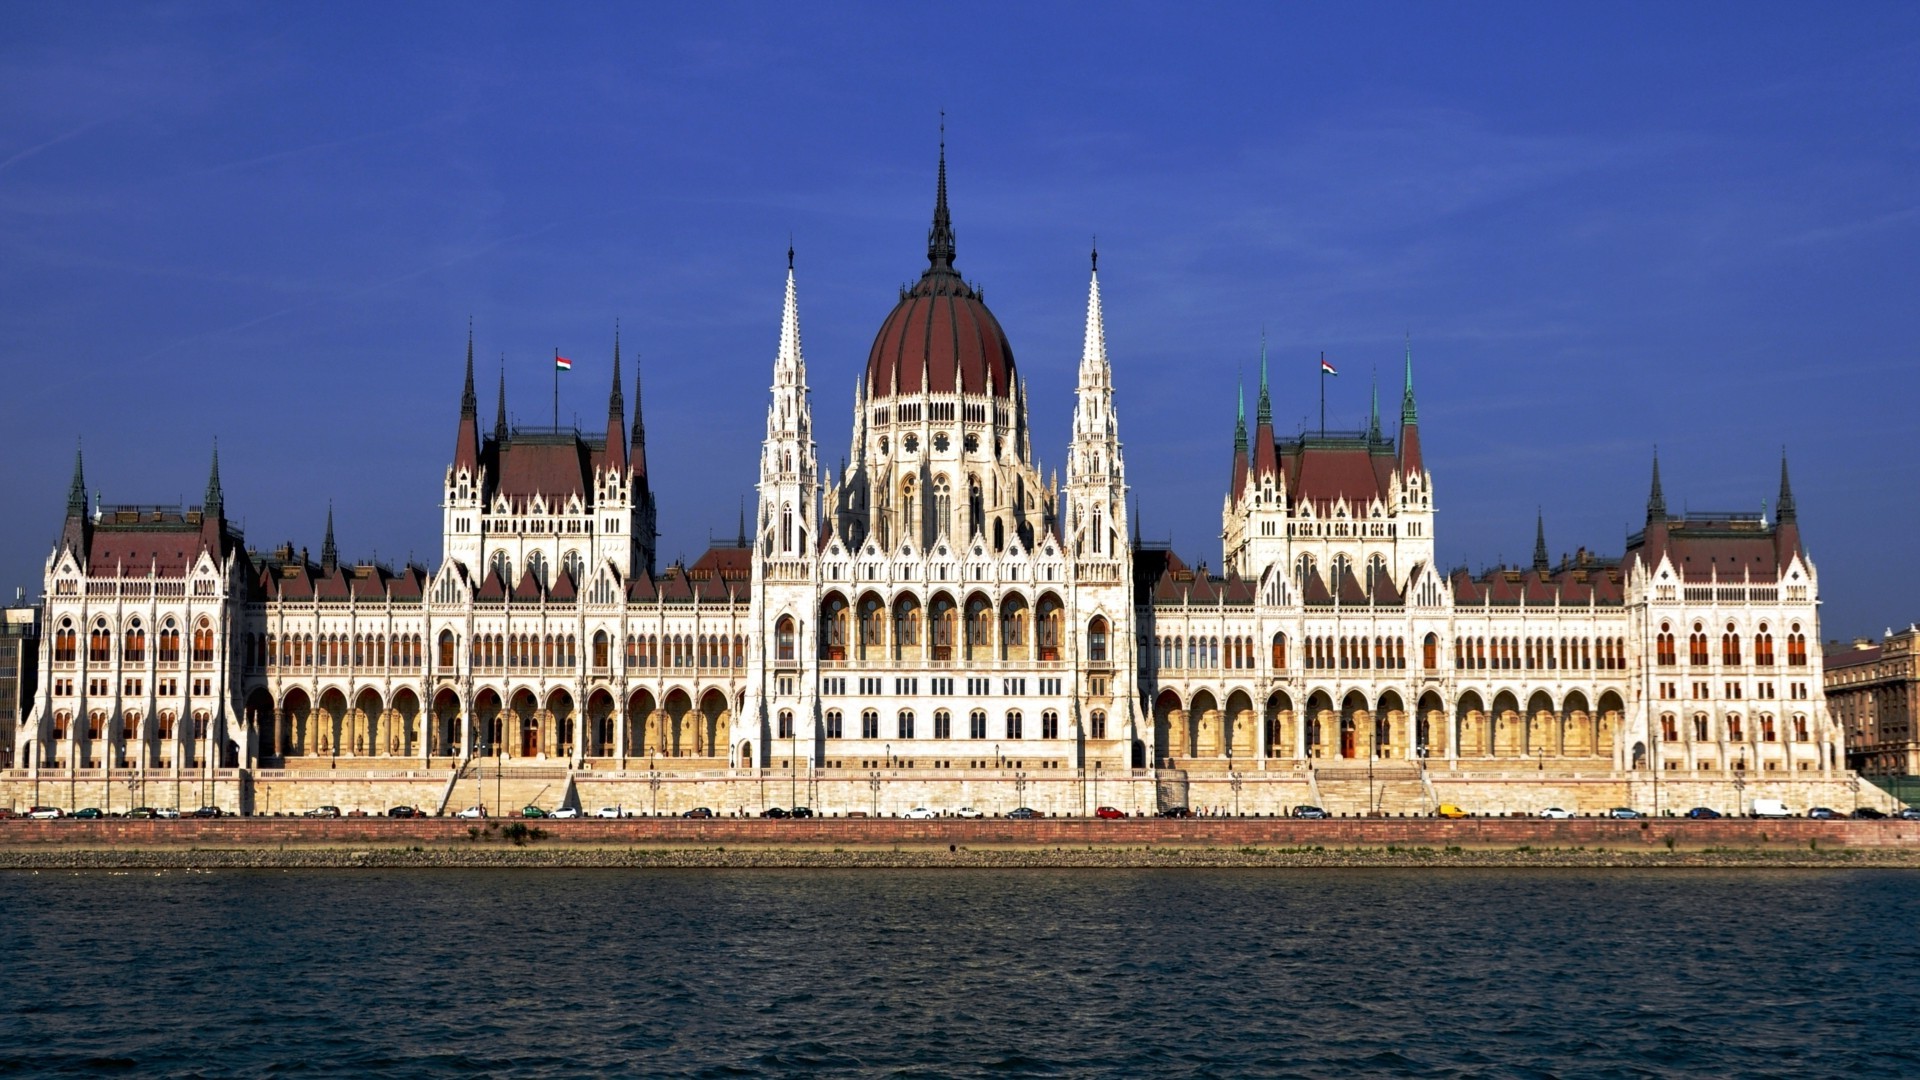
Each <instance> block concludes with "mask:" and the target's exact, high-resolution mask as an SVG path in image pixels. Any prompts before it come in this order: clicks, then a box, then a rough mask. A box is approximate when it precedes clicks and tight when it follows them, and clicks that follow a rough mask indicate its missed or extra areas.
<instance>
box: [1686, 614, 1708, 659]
mask: <svg viewBox="0 0 1920 1080" xmlns="http://www.w3.org/2000/svg"><path fill="white" fill-rule="evenodd" d="M1709 662H1710V661H1709V658H1708V656H1707V635H1706V634H1704V633H1702V632H1701V630H1700V627H1699V625H1698V624H1695V625H1694V628H1693V633H1692V634H1689V635H1688V636H1687V663H1689V664H1691V665H1693V666H1694V667H1706V666H1707V664H1708V663H1709Z"/></svg>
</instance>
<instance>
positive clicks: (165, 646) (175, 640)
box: [68, 619, 298, 664]
mask: <svg viewBox="0 0 1920 1080" xmlns="http://www.w3.org/2000/svg"><path fill="white" fill-rule="evenodd" d="M68 659H69V660H71V659H72V657H68ZM160 662H161V663H163V664H177V663H179V662H180V629H179V627H176V626H175V625H173V620H172V619H168V620H167V621H166V622H165V623H164V624H163V625H162V626H161V628H160ZM296 662H298V661H297V659H296Z"/></svg>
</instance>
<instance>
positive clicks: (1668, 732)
mask: <svg viewBox="0 0 1920 1080" xmlns="http://www.w3.org/2000/svg"><path fill="white" fill-rule="evenodd" d="M1660 737H1661V738H1663V739H1665V740H1667V741H1668V742H1679V741H1680V727H1679V725H1678V724H1677V723H1676V722H1675V721H1674V718H1673V714H1672V713H1662V714H1661V716H1660Z"/></svg>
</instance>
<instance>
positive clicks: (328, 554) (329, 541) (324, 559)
mask: <svg viewBox="0 0 1920 1080" xmlns="http://www.w3.org/2000/svg"><path fill="white" fill-rule="evenodd" d="M338 565H340V552H339V550H338V549H336V548H335V547H334V545H333V500H332V499H328V500H327V538H326V539H325V540H324V541H322V542H321V544H320V568H321V569H322V570H328V571H331V570H332V569H333V568H334V567H336V566H338Z"/></svg>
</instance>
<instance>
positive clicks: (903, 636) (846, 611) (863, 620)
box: [775, 591, 1110, 663]
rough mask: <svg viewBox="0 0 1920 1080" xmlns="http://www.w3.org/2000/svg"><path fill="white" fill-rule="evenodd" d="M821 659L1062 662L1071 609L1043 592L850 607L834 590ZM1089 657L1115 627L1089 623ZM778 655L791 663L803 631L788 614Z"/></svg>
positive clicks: (826, 607) (1103, 650)
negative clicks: (997, 598)
mask: <svg viewBox="0 0 1920 1080" xmlns="http://www.w3.org/2000/svg"><path fill="white" fill-rule="evenodd" d="M819 620H820V623H819V625H820V633H819V642H818V647H819V656H820V659H822V660H829V661H846V660H870V661H877V660H932V661H935V662H941V661H954V660H1010V661H1023V660H1028V661H1032V660H1037V661H1040V662H1042V663H1051V662H1055V661H1059V660H1061V659H1063V658H1064V656H1065V655H1066V648H1067V633H1066V606H1065V604H1063V603H1062V602H1061V600H1060V598H1059V597H1058V596H1057V595H1055V594H1053V593H1051V592H1048V593H1042V594H1041V595H1040V598H1039V600H1038V601H1037V602H1035V603H1034V604H1032V605H1031V606H1029V604H1028V601H1027V598H1026V597H1025V596H1023V595H1021V594H1019V593H1012V594H1009V595H1007V596H1004V597H1002V598H1001V600H1000V602H999V603H998V604H997V605H996V604H995V603H994V602H993V601H992V600H991V599H989V598H988V597H987V596H986V594H984V593H978V592H976V593H972V594H970V595H968V596H967V597H966V600H965V603H964V604H962V603H960V602H958V601H956V600H955V599H954V596H953V595H952V594H951V593H948V592H945V591H940V592H935V593H934V594H933V595H932V596H930V597H928V598H927V599H926V600H925V601H924V602H923V601H922V600H921V598H920V597H918V596H916V595H914V594H911V593H903V594H901V595H899V596H897V597H895V598H894V600H893V601H892V602H891V603H888V602H887V601H886V600H885V599H883V598H882V597H881V596H880V595H879V594H878V593H872V592H869V593H864V594H861V595H860V596H859V598H858V600H857V602H855V603H851V604H850V603H849V602H848V600H847V598H846V597H845V596H844V595H843V594H841V593H839V592H830V593H828V594H827V596H826V597H825V598H824V599H823V600H822V601H821V603H820V609H819ZM1086 629H1087V641H1086V646H1087V652H1088V657H1087V658H1088V660H1089V661H1090V662H1092V663H1105V662H1107V648H1108V637H1109V632H1110V628H1109V625H1108V623H1107V620H1106V619H1105V618H1104V617H1103V616H1097V615H1096V616H1094V617H1093V618H1092V619H1090V620H1088V622H1087V625H1086ZM775 632H776V641H775V649H776V657H777V658H778V659H781V660H789V661H790V660H792V659H794V657H793V649H795V648H797V647H798V646H797V644H794V643H795V642H797V640H798V639H799V637H800V636H801V635H800V627H799V626H798V624H797V623H796V622H795V621H794V620H793V619H792V617H791V616H784V617H783V618H782V619H781V621H780V622H779V623H777V624H776V626H775Z"/></svg>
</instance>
